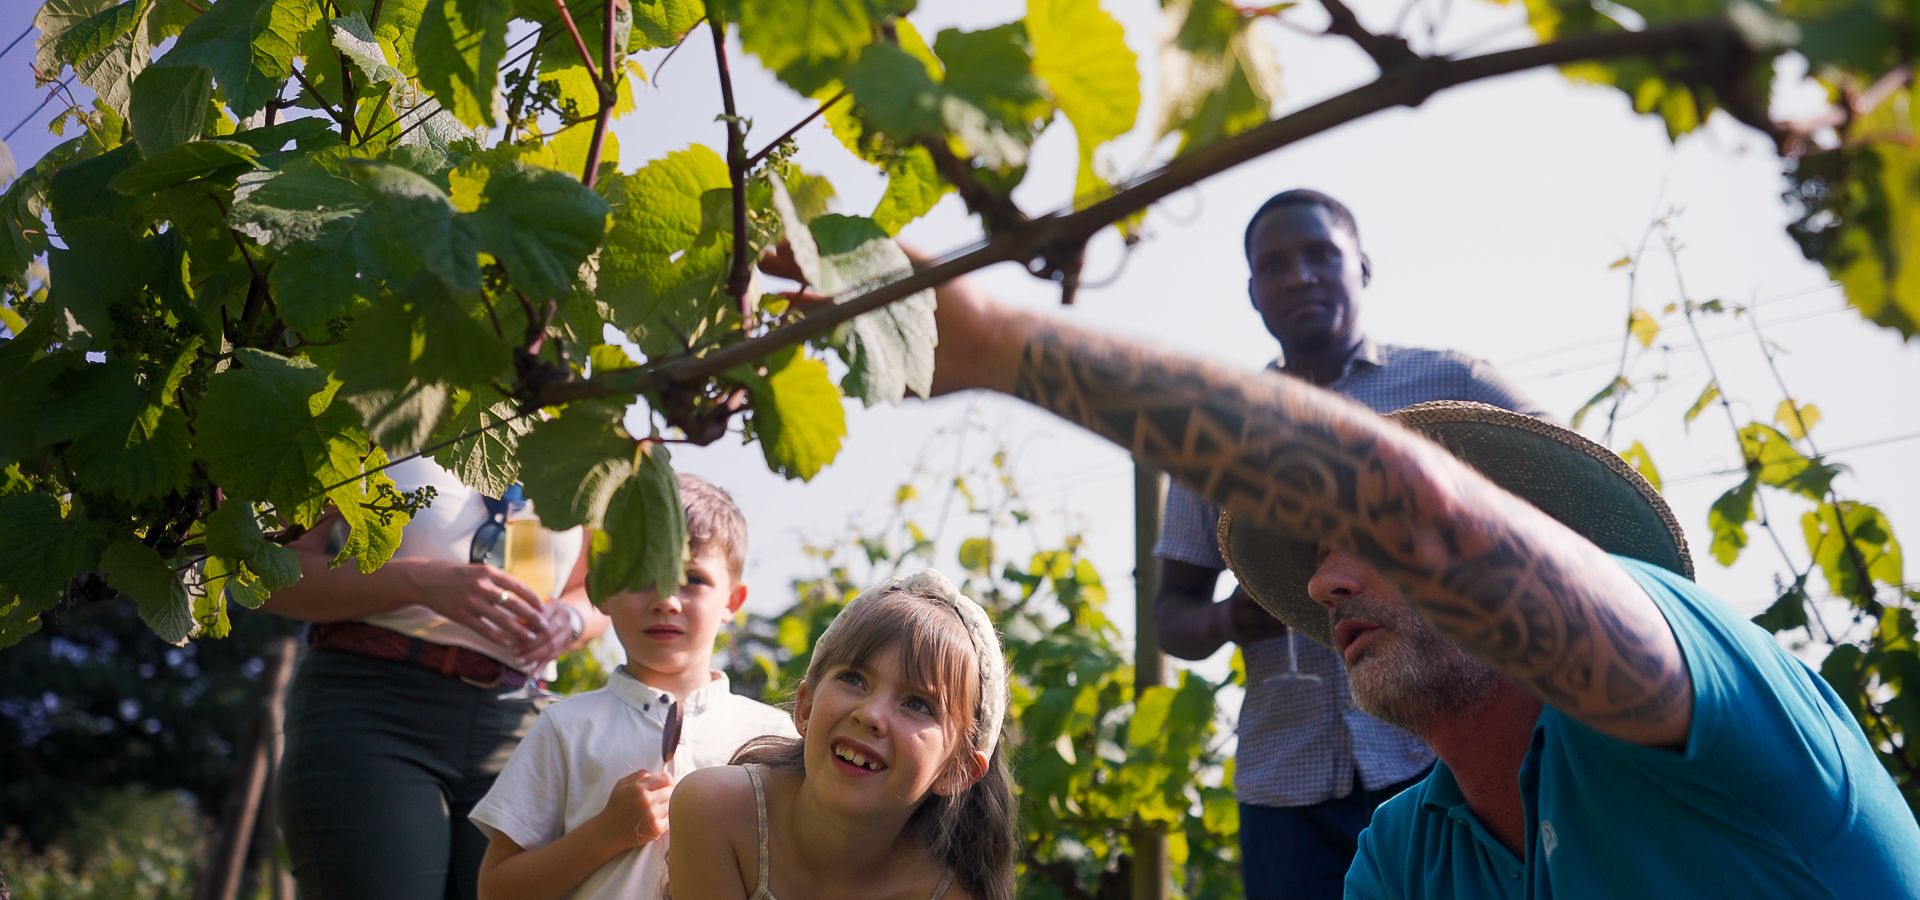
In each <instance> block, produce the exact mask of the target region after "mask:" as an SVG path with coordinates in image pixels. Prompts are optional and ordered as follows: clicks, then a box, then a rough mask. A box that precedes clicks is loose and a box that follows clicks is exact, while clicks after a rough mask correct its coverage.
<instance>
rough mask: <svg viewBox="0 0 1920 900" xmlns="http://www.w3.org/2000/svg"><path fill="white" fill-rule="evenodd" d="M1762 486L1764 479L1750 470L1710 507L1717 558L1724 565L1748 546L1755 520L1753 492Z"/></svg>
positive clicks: (1709, 527)
mask: <svg viewBox="0 0 1920 900" xmlns="http://www.w3.org/2000/svg"><path fill="white" fill-rule="evenodd" d="M1759 486H1760V482H1759V481H1758V480H1757V479H1755V478H1754V476H1753V475H1751V474H1749V475H1748V476H1747V477H1746V478H1744V479H1741V481H1740V483H1739V484H1737V485H1734V486H1733V487H1732V488H1729V489H1728V490H1727V492H1726V493H1724V494H1721V495H1720V497H1719V499H1717V500H1715V501H1713V505H1712V506H1711V507H1708V508H1707V527H1708V529H1710V530H1711V531H1712V532H1713V546H1712V552H1713V558H1714V560H1715V561H1717V562H1719V563H1720V564H1721V565H1723V566H1730V565H1733V562H1734V560H1737V559H1739V558H1740V551H1742V550H1745V549H1746V547H1747V523H1748V522H1750V521H1752V520H1753V495H1754V492H1755V491H1756V490H1758V489H1759Z"/></svg>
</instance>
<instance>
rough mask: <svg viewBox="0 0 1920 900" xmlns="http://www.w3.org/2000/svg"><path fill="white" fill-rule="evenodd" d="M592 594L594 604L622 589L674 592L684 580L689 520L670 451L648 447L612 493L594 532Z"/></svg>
mask: <svg viewBox="0 0 1920 900" xmlns="http://www.w3.org/2000/svg"><path fill="white" fill-rule="evenodd" d="M592 554H593V556H592V559H591V561H590V563H589V565H588V567H587V592H588V595H589V596H591V597H593V598H594V600H595V602H600V601H604V600H605V599H606V598H607V597H610V596H612V595H613V594H616V593H619V592H622V591H644V590H651V591H655V592H658V593H659V594H662V595H666V594H671V593H673V592H674V591H676V590H679V588H680V585H681V584H683V583H684V582H685V572H686V559H687V521H686V513H685V510H683V509H682V508H681V505H680V489H679V486H678V484H677V483H676V482H675V480H674V475H673V468H672V466H671V465H670V463H669V460H668V458H667V452H666V450H665V449H664V448H661V447H660V446H659V445H657V444H656V445H649V446H648V447H646V448H644V449H642V450H640V451H639V452H638V453H636V454H634V462H633V467H632V472H631V473H630V474H629V475H628V476H627V477H626V479H625V481H624V482H622V483H621V484H620V485H619V486H618V487H617V488H615V490H614V492H613V496H612V498H611V499H610V500H609V502H608V504H607V510H606V516H605V517H604V519H603V522H602V526H601V527H600V528H598V529H596V530H595V531H594V532H593V547H592Z"/></svg>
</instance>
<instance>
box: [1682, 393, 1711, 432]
mask: <svg viewBox="0 0 1920 900" xmlns="http://www.w3.org/2000/svg"><path fill="white" fill-rule="evenodd" d="M1719 397H1720V382H1718V381H1709V382H1707V386H1706V387H1703V388H1701V389H1700V396H1698V397H1696V398H1694V401H1693V405H1692V406H1689V407H1687V414H1686V415H1685V416H1684V417H1682V418H1681V420H1680V421H1681V422H1682V423H1684V424H1685V426H1686V430H1687V431H1688V432H1692V431H1693V420H1694V419H1698V418H1700V414H1701V413H1703V412H1705V411H1706V409H1707V404H1709V403H1712V402H1713V401H1715V400H1717V399H1719Z"/></svg>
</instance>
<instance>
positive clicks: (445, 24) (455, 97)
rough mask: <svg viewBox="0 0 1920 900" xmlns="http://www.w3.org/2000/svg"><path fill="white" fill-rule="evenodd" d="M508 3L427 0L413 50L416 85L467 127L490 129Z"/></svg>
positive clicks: (496, 99)
mask: <svg viewBox="0 0 1920 900" xmlns="http://www.w3.org/2000/svg"><path fill="white" fill-rule="evenodd" d="M510 12H511V9H510V2H509V0H427V5H426V7H425V8H424V9H423V10H422V11H421V14H420V36H419V40H418V41H417V43H416V44H415V45H414V52H415V54H417V56H418V58H419V63H420V75H419V77H420V83H421V84H423V85H425V86H426V88H427V90H429V91H432V92H433V95H434V96H435V97H437V98H439V100H440V103H441V104H442V105H443V106H444V107H445V108H446V110H447V111H448V112H449V113H451V114H452V115H453V117H454V118H455V119H458V120H459V121H460V123H461V124H463V125H467V126H470V127H472V126H492V125H493V123H494V116H495V115H496V112H497V111H496V109H495V107H496V106H497V105H498V103H499V101H500V89H499V79H500V61H501V60H502V59H503V58H505V57H506V54H507V19H508V17H509V14H510Z"/></svg>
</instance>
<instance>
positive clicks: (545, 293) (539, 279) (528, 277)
mask: <svg viewBox="0 0 1920 900" xmlns="http://www.w3.org/2000/svg"><path fill="white" fill-rule="evenodd" d="M472 221H473V224H474V228H475V230H476V231H477V232H478V234H479V236H480V244H481V247H482V248H483V249H485V250H486V251H487V252H489V253H492V254H493V255H494V257H495V258H497V259H499V260H500V262H501V263H502V264H504V265H505V266H506V267H507V272H508V273H509V275H510V276H511V277H512V278H513V283H514V284H515V285H516V286H518V287H520V288H522V289H523V290H525V291H527V292H528V293H529V294H531V295H533V296H536V297H557V296H559V295H562V294H565V293H567V292H568V291H569V290H570V289H571V288H572V286H573V283H574V281H575V279H576V278H577V276H578V274H579V271H580V266H581V264H582V263H585V262H586V261H587V257H588V256H589V255H590V254H592V253H593V251H594V250H596V249H598V248H599V247H600V238H601V236H602V235H603V234H605V233H606V229H607V204H606V201H604V200H601V199H600V195H598V194H595V193H594V192H593V191H592V189H590V188H587V187H585V186H583V185H581V184H580V181H579V180H578V179H577V178H574V177H572V176H568V175H563V174H561V173H559V172H555V171H553V170H551V169H541V168H536V167H534V166H528V165H524V164H509V165H506V166H503V167H499V168H496V169H494V170H493V174H492V176H491V177H490V178H488V180H487V187H486V191H485V193H484V194H483V196H482V200H481V205H480V210H479V211H478V212H476V213H474V214H473V216H472Z"/></svg>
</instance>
